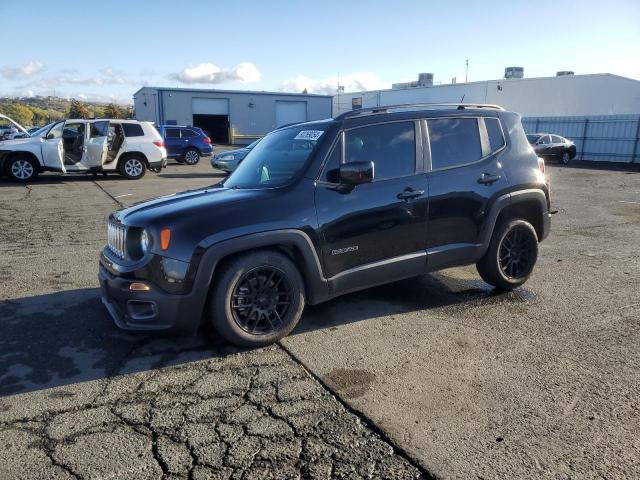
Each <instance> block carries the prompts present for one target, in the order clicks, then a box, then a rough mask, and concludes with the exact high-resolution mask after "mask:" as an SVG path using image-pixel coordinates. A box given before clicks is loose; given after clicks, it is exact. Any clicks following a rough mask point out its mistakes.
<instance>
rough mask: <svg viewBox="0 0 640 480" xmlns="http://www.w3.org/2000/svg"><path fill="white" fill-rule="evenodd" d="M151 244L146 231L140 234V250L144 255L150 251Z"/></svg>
mask: <svg viewBox="0 0 640 480" xmlns="http://www.w3.org/2000/svg"><path fill="white" fill-rule="evenodd" d="M150 243H151V242H150V239H149V234H148V233H147V231H146V230H142V233H141V234H140V249H141V250H142V254H143V255H144V254H146V253H147V251H148V250H149V246H150Z"/></svg>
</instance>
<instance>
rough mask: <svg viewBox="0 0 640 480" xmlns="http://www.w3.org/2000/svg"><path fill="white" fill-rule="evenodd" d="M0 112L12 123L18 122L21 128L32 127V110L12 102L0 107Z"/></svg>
mask: <svg viewBox="0 0 640 480" xmlns="http://www.w3.org/2000/svg"><path fill="white" fill-rule="evenodd" d="M0 112H1V113H4V114H5V115H6V116H7V117H10V118H11V119H13V121H14V122H18V123H19V124H20V125H22V126H26V127H29V126H31V125H32V122H33V110H31V109H30V108H29V107H27V106H26V105H23V104H21V103H19V102H12V103H10V104H8V105H3V106H2V107H0Z"/></svg>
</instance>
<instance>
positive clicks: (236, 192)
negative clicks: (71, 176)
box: [113, 186, 272, 227]
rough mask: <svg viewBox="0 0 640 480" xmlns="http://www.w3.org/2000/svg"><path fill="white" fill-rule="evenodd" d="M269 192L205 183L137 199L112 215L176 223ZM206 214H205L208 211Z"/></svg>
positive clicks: (133, 221) (139, 222)
mask: <svg viewBox="0 0 640 480" xmlns="http://www.w3.org/2000/svg"><path fill="white" fill-rule="evenodd" d="M271 195H272V193H271V191H270V190H269V189H257V190H245V189H233V188H224V187H215V186H212V187H207V188H202V189H198V190H188V191H186V192H179V193H174V194H172V195H166V196H163V197H159V198H155V199H153V200H148V201H145V202H142V203H137V204H135V205H133V206H131V207H129V208H125V209H124V210H120V211H118V212H115V213H114V214H113V216H114V217H115V218H116V219H117V220H118V221H120V222H122V223H125V224H127V225H134V226H140V227H146V226H149V225H156V226H158V227H160V225H158V224H159V223H161V224H162V226H165V225H170V224H173V223H179V222H180V221H182V220H184V219H187V218H189V217H191V216H192V215H200V214H202V213H207V214H210V213H211V212H214V211H215V212H218V213H223V212H220V209H222V208H224V207H228V206H230V205H232V204H236V203H239V202H247V201H251V200H259V199H261V198H265V197H267V196H271ZM207 216H208V215H207Z"/></svg>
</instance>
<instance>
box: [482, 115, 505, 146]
mask: <svg viewBox="0 0 640 480" xmlns="http://www.w3.org/2000/svg"><path fill="white" fill-rule="evenodd" d="M484 125H485V127H486V128H487V136H488V137H489V146H490V147H491V152H496V151H498V150H500V149H501V148H502V147H504V135H503V133H502V127H501V126H500V121H499V120H498V119H497V118H485V119H484Z"/></svg>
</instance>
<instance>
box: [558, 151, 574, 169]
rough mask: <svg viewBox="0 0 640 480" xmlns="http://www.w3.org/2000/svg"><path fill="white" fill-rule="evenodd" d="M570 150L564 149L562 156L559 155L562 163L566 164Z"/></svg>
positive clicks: (569, 158) (568, 160) (569, 159)
mask: <svg viewBox="0 0 640 480" xmlns="http://www.w3.org/2000/svg"><path fill="white" fill-rule="evenodd" d="M571 158H572V157H571V152H569V150H565V151H564V153H563V154H562V156H561V157H560V162H561V163H562V164H563V165H567V164H568V163H569V162H570V161H571Z"/></svg>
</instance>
